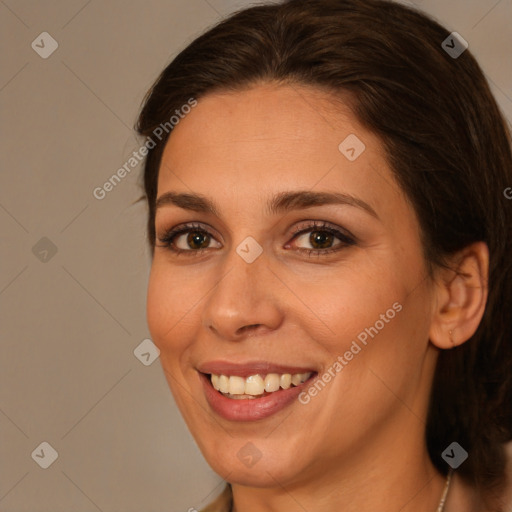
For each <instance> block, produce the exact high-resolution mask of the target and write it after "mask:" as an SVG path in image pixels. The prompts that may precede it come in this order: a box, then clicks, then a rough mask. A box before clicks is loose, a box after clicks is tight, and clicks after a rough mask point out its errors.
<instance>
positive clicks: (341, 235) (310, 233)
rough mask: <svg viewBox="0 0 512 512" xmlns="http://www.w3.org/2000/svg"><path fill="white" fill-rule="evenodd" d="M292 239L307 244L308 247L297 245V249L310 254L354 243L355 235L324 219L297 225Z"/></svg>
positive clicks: (323, 252)
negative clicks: (306, 224) (305, 224)
mask: <svg viewBox="0 0 512 512" xmlns="http://www.w3.org/2000/svg"><path fill="white" fill-rule="evenodd" d="M292 240H296V241H297V242H299V243H302V244H304V243H306V244H309V245H310V248H304V247H299V248H298V251H299V252H306V253H307V254H308V255H310V256H311V255H312V254H316V255H318V256H320V255H321V254H329V253H332V252H337V251H340V250H342V249H344V248H346V247H347V246H351V245H355V244H356V240H355V237H353V236H352V235H350V234H349V233H347V232H345V231H343V230H341V229H340V228H337V227H334V226H333V225H331V224H329V223H327V222H324V221H312V223H311V221H310V224H309V225H308V226H304V225H302V226H299V227H298V228H297V229H296V230H295V236H294V237H293V239H292ZM336 240H338V243H336ZM287 245H288V246H289V244H287Z"/></svg>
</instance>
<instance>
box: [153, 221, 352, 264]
mask: <svg viewBox="0 0 512 512" xmlns="http://www.w3.org/2000/svg"><path fill="white" fill-rule="evenodd" d="M191 231H192V232H197V233H201V234H205V235H208V236H210V237H212V238H213V236H212V235H211V234H210V232H209V231H207V230H206V229H204V228H203V227H202V225H201V224H196V223H190V224H184V225H183V226H181V227H178V228H174V229H170V230H169V231H167V232H166V233H164V235H163V236H162V237H161V238H159V241H160V243H161V245H158V244H157V247H163V248H166V249H169V250H170V251H171V252H173V253H174V254H176V255H177V256H179V255H186V256H187V257H188V256H198V255H200V254H202V253H203V252H204V251H206V250H208V249H209V248H208V247H206V248H203V249H197V250H194V249H189V250H187V249H177V248H174V247H173V241H174V239H175V238H176V237H177V236H179V235H182V234H185V233H189V232H191ZM310 231H319V232H326V233H330V234H331V235H334V236H335V237H336V238H338V239H339V240H340V241H341V243H340V244H338V245H336V246H334V247H330V248H327V249H304V248H298V249H297V250H298V251H299V252H301V253H307V255H308V256H310V257H311V256H312V255H317V256H320V255H326V254H330V253H334V252H338V251H339V250H341V249H344V248H346V247H348V246H351V245H355V244H356V240H355V237H353V236H352V235H349V234H348V233H345V232H343V231H340V230H339V229H337V228H335V227H333V226H331V225H330V224H329V223H327V222H324V221H320V222H319V221H312V223H311V224H309V225H307V226H304V225H302V226H299V227H297V228H296V229H294V231H293V233H292V234H293V237H292V240H294V239H295V238H298V237H299V235H303V234H304V233H308V232H310Z"/></svg>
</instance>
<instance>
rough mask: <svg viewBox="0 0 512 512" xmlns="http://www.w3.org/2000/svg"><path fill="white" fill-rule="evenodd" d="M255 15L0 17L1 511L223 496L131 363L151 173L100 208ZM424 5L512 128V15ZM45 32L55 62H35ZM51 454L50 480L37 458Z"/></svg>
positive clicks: (83, 510)
mask: <svg viewBox="0 0 512 512" xmlns="http://www.w3.org/2000/svg"><path fill="white" fill-rule="evenodd" d="M250 3H251V2H248V1H229V0H208V1H206V0H173V1H172V2H171V1H164V0H150V1H142V0H136V1H129V2H128V1H121V0H109V1H103V2H100V1H98V0H90V1H87V0H67V1H64V0H53V1H50V0H48V1H41V2H39V1H38V2H36V1H35V0H4V1H0V33H1V44H2V51H1V53H0V69H1V76H0V103H1V106H0V108H1V112H2V123H1V134H0V141H1V152H0V157H1V167H2V171H1V175H0V229H1V245H0V262H1V267H0V335H1V355H0V510H2V511H5V512H15V511H16V512H22V511H31V512H50V511H51V512H60V511H69V510H73V511H75V512H89V511H90V512H94V511H98V510H99V511H103V512H107V511H123V512H124V511H127V512H128V511H142V510H143V511H162V512H163V511H166V512H181V511H183V512H184V511H187V510H188V509H189V508H190V507H195V508H197V509H199V508H200V507H202V506H204V505H205V503H207V502H208V501H210V500H211V499H212V498H213V497H214V496H215V494H216V493H217V492H218V491H219V490H220V489H221V488H222V481H221V480H220V478H219V477H218V476H216V475H215V474H214V473H213V472H212V471H211V469H209V467H208V466H207V464H206V463H205V462H204V461H203V459H202V457H201V455H200V453H199V450H198V449H197V447H196V446H195V444H194V442H193V440H192V438H191V436H190V434H189V433H188V431H187V429H186V427H185V425H184V422H183V421H182V419H181V417H180V415H179V413H178V411H177V409H176V407H175V404H174V401H173V399H172V397H171V395H170V392H169V390H168V387H167V383H166V381H165V378H164V375H163V372H162V370H161V367H160V363H159V360H158V359H157V360H156V361H154V363H153V364H151V365H149V366H145V365H144V364H142V363H141V362H140V361H139V359H137V358H136V357H135V355H134V352H133V351H134V349H135V348H136V347H137V346H138V345H139V344H140V343H141V342H142V340H144V339H146V338H148V337H149V332H148V330H147V326H146V319H145V295H146V284H147V278H148V271H149V261H150V260H149V254H148V251H147V248H146V245H145V220H146V219H145V214H146V209H145V205H144V204H143V203H138V204H133V202H134V201H135V200H136V199H137V198H138V197H139V196H140V194H141V189H140V187H139V185H138V183H139V174H140V169H141V166H140V165H139V166H138V167H137V168H135V169H133V170H132V172H131V173H130V174H129V175H128V176H127V177H126V178H124V179H123V180H122V181H121V183H119V184H118V185H117V186H116V187H115V188H114V189H113V190H112V191H111V192H109V193H108V194H107V195H106V197H105V198H104V199H103V200H98V199H95V197H94V196H93V193H92V192H93V190H94V188H95V187H98V186H101V185H102V184H103V183H104V182H105V181H106V180H107V179H108V178H109V177H110V176H112V174H113V173H115V172H116V170H117V169H118V168H119V167H120V166H122V165H123V164H124V163H125V162H126V161H127V159H128V158H129V156H130V155H131V153H132V151H134V150H136V149H138V148H139V146H140V144H139V143H138V142H137V140H136V138H135V137H134V134H133V130H132V127H133V124H134V121H135V119H136V116H137V112H138V109H139V106H140V103H141V101H142V98H143V96H144V94H145V92H146V90H147V89H148V87H149V86H150V85H151V84H152V82H153V81H154V79H155V78H156V76H157V75H158V73H159V72H160V71H161V70H162V69H163V67H164V66H165V65H166V64H167V63H168V62H169V61H170V59H171V58H172V56H173V55H175V54H176V52H177V51H178V50H179V49H181V48H182V47H183V46H185V45H186V44H187V43H188V42H190V41H191V40H192V39H193V38H194V37H196V36H197V35H199V34H200V33H201V32H202V31H203V30H204V29H205V28H206V27H208V26H210V25H211V24H213V23H214V22H216V21H217V20H218V19H219V18H220V17H222V16H224V15H226V14H228V13H230V12H231V11H233V10H235V9H236V8H239V7H244V6H248V5H250ZM253 3H254V2H253ZM416 5H417V6H419V7H421V8H422V9H423V10H425V11H426V12H428V13H430V14H432V15H434V17H436V18H437V19H438V20H439V21H441V22H442V23H444V24H445V25H446V26H447V28H448V29H450V30H455V31H457V32H459V33H460V34H461V35H462V36H463V37H464V38H465V39H466V40H467V41H468V42H469V48H470V50H471V51H472V52H473V53H474V54H475V55H476V57H477V58H478V59H479V61H480V63H481V65H482V67H483V69H484V71H485V73H486V75H487V77H488V79H489V81H490V83H491V87H492V90H493V92H494V93H495V95H496V98H497V99H498V101H499V103H500V105H501V107H502V109H503V111H504V112H505V114H506V116H507V117H508V119H512V64H511V60H510V48H512V30H511V24H510V22H511V21H512V2H511V0H501V1H497V0H478V1H467V0H456V1H450V2H446V1H445V0H422V1H420V0H418V1H417V2H416ZM45 31H46V32H48V33H49V34H50V35H51V36H52V37H53V38H54V39H55V40H56V41H57V42H58V45H59V46H58V49H57V50H56V51H55V52H54V53H53V54H52V55H51V56H50V57H48V58H47V59H43V58H41V57H40V56H39V55H38V53H36V51H34V49H32V47H31V43H32V41H34V40H36V38H37V36H38V35H39V34H41V33H42V32H45ZM36 42H37V41H36ZM440 43H441V42H440ZM46 48H48V46H46ZM490 150H492V148H490ZM510 185H511V186H512V183H511V184H510ZM44 237H46V238H44ZM42 238H43V240H42V241H41V239H42ZM46 239H49V240H50V241H51V243H50V242H48V240H46ZM36 244H37V245H36ZM34 246H35V249H33V248H34ZM55 248H56V250H57V252H56V253H55V254H53V252H54V251H55ZM45 251H46V252H45ZM44 441H45V442H48V443H49V444H50V445H51V446H52V447H53V448H54V449H55V450H56V451H57V452H58V458H57V459H56V460H55V462H54V463H53V464H52V465H51V466H50V467H48V468H47V469H42V468H41V467H40V466H39V465H38V464H36V462H35V460H36V458H35V457H34V458H33V457H32V456H31V454H32V453H33V452H34V450H35V449H36V448H37V447H38V446H39V445H40V444H41V443H42V442H44ZM48 453H49V452H48V451H47V452H46V453H45V457H48ZM40 460H41V459H40Z"/></svg>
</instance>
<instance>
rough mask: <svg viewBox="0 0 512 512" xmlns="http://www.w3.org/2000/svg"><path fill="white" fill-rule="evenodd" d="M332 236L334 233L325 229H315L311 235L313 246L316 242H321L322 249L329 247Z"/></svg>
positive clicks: (310, 239) (310, 240)
mask: <svg viewBox="0 0 512 512" xmlns="http://www.w3.org/2000/svg"><path fill="white" fill-rule="evenodd" d="M332 236H333V235H331V234H330V233H326V232H325V231H313V232H312V233H311V235H310V236H309V242H310V243H311V245H312V246H313V247H315V244H319V245H320V247H319V248H320V249H325V248H326V247H329V245H330V243H331V241H332V240H331V238H332Z"/></svg>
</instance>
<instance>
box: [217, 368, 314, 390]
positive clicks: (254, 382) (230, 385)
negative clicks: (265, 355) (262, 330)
mask: <svg viewBox="0 0 512 512" xmlns="http://www.w3.org/2000/svg"><path fill="white" fill-rule="evenodd" d="M309 377H311V372H307V373H295V374H293V375H292V374H290V373H283V374H281V375H280V374H278V373H269V374H267V375H265V376H263V375H251V376H249V377H247V378H246V379H244V378H243V377H239V376H237V375H231V376H227V375H214V374H212V375H211V376H210V378H211V381H212V385H213V387H214V388H215V389H216V390H218V391H220V392H221V393H229V394H230V395H252V396H255V395H261V394H263V392H264V391H267V392H268V393H271V392H272V391H277V390H278V389H279V388H280V387H281V388H283V389H288V388H289V387H290V386H292V385H293V386H298V385H299V384H301V383H302V382H305V381H306V380H308V379H309Z"/></svg>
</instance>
